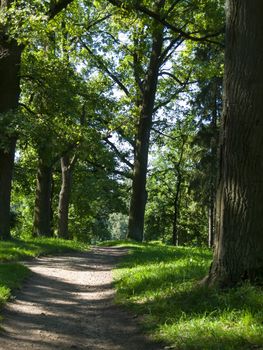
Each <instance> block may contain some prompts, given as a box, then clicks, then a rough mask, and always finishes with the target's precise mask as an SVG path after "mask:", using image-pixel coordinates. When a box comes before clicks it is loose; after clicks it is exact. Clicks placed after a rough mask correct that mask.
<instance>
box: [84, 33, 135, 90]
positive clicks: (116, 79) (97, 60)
mask: <svg viewBox="0 0 263 350" xmlns="http://www.w3.org/2000/svg"><path fill="white" fill-rule="evenodd" d="M80 41H81V44H82V45H83V47H84V48H85V49H86V50H87V51H88V53H89V54H90V55H91V56H92V57H93V59H94V60H95V61H96V63H97V65H98V67H99V68H100V69H102V70H103V71H104V72H105V73H107V74H108V76H109V77H110V78H111V79H112V80H113V81H114V82H115V83H116V84H117V85H118V86H119V88H120V89H121V90H122V91H123V92H124V93H125V94H126V96H130V93H129V90H128V89H127V88H126V86H125V85H124V84H123V83H122V82H121V81H120V79H119V78H118V77H117V76H116V75H115V74H113V73H112V72H111V71H110V70H109V69H108V68H107V67H106V65H105V64H104V62H103V61H102V59H101V58H100V57H98V56H96V55H95V54H94V53H93V52H92V50H91V49H90V48H89V47H88V45H86V44H85V43H84V42H83V40H80Z"/></svg>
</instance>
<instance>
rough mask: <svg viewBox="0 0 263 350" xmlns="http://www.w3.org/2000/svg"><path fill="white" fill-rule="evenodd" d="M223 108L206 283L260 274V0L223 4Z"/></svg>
mask: <svg viewBox="0 0 263 350" xmlns="http://www.w3.org/2000/svg"><path fill="white" fill-rule="evenodd" d="M226 5H227V6H226V9H227V10H226V11H227V23H226V31H227V32H226V60H225V80H224V94H225V96H224V111H223V123H222V130H221V140H220V165H219V167H220V169H219V173H220V174H219V175H220V176H219V184H218V192H217V201H216V215H217V220H216V249H215V253H214V259H213V263H212V266H211V269H210V273H209V275H208V277H207V278H206V280H205V282H206V283H208V284H209V285H218V286H221V287H229V286H233V285H235V284H237V283H239V282H240V281H242V280H245V279H248V280H250V281H255V280H257V279H260V278H262V274H263V254H262V252H263V234H262V232H263V176H262V174H263V137H262V135H263V117H262V115H263V65H262V62H263V50H262V40H263V24H262V15H261V14H262V13H263V2H262V0H253V1H249V0H247V1H243V0H242V1H241V0H228V1H227V3H226Z"/></svg>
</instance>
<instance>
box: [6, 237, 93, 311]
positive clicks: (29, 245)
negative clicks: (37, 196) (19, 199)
mask: <svg viewBox="0 0 263 350" xmlns="http://www.w3.org/2000/svg"><path fill="white" fill-rule="evenodd" d="M86 250H88V246H87V244H84V243H79V242H74V241H66V240H61V239H55V238H36V239H32V238H31V239H25V240H12V241H7V242H2V241H0V307H1V306H2V305H3V304H4V303H5V302H6V301H7V300H8V299H9V298H10V297H11V293H12V291H13V290H14V289H17V288H20V286H21V283H22V282H23V280H24V279H25V278H26V277H27V276H28V275H29V273H30V271H29V269H28V268H27V267H25V266H23V265H22V264H19V263H17V261H18V260H22V259H30V258H33V257H36V256H39V255H52V254H53V255H55V254H61V253H67V252H73V251H86Z"/></svg>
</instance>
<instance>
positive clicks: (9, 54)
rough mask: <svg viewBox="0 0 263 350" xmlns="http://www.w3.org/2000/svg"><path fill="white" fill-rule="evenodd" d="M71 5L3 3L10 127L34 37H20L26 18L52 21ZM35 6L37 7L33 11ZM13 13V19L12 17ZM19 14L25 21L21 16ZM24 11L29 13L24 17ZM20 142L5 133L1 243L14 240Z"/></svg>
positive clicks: (0, 91)
mask: <svg viewBox="0 0 263 350" xmlns="http://www.w3.org/2000/svg"><path fill="white" fill-rule="evenodd" d="M71 2H72V0H58V1H56V2H54V1H50V3H49V4H48V6H47V7H48V8H46V7H45V5H46V4H44V6H40V7H41V9H40V10H39V9H38V5H39V4H34V3H33V4H29V5H28V6H29V7H27V6H26V5H27V4H26V3H23V1H21V4H17V3H16V2H14V1H13V0H6V1H1V2H0V16H1V17H0V76H1V80H0V114H1V118H3V117H5V116H7V123H8V125H12V123H13V122H14V119H15V118H14V117H15V116H16V113H15V111H16V109H17V107H18V102H19V96H20V66H21V55H22V51H23V48H24V47H25V45H26V41H27V40H30V33H27V34H28V35H27V40H26V41H25V42H23V39H22V38H19V37H18V36H17V35H16V34H17V31H18V32H19V30H20V27H21V23H23V24H25V22H27V21H25V18H27V16H28V15H31V10H33V11H35V10H39V11H40V13H42V14H46V15H47V18H48V20H51V19H53V18H54V17H55V16H56V15H57V14H58V13H60V12H61V11H62V10H63V9H65V8H66V7H67V6H68V4H70V3H71ZM20 5H21V6H20ZM31 5H33V6H32V9H31V8H30V6H31ZM12 7H13V8H12ZM10 9H11V15H10V16H9V15H8V11H9V10H10ZM21 9H22V10H21ZM28 9H29V11H28ZM12 11H13V12H12ZM19 11H20V13H21V14H20V16H21V17H20V16H19V15H18V13H19ZM23 11H25V12H26V11H28V12H27V13H23ZM16 15H17V16H16ZM33 17H34V16H33ZM13 22H14V23H13ZM13 24H14V25H13ZM25 26H27V23H26V25H25ZM14 33H15V34H14ZM31 34H32V33H31ZM17 138H18V135H17V133H16V132H14V130H13V132H12V130H10V128H7V130H6V128H5V129H3V130H1V139H4V140H5V142H4V144H2V143H1V144H0V239H9V238H10V198H11V186H12V172H13V166H14V158H15V148H16V142H17Z"/></svg>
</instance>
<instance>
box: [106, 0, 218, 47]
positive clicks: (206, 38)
mask: <svg viewBox="0 0 263 350" xmlns="http://www.w3.org/2000/svg"><path fill="white" fill-rule="evenodd" d="M108 1H109V2H110V3H111V4H113V5H115V6H118V7H120V8H124V9H125V10H130V7H129V6H128V5H126V4H124V3H123V2H122V1H121V0H108ZM133 8H134V9H135V10H137V11H140V12H142V13H144V14H145V15H147V16H149V17H151V18H153V19H155V20H156V21H157V22H159V23H161V24H163V25H164V26H165V27H166V28H168V29H170V30H172V31H173V32H175V33H178V34H180V36H181V37H182V38H184V39H188V40H192V41H197V42H198V41H201V42H202V41H206V42H209V43H211V44H216V45H220V46H222V47H223V46H224V45H223V44H222V43H221V42H219V41H214V40H210V39H211V38H215V37H217V36H219V35H220V34H223V33H224V28H222V29H221V30H219V31H218V32H215V33H208V34H206V35H203V36H193V35H192V34H193V33H188V32H185V31H183V30H182V29H180V28H179V27H176V26H175V25H174V24H171V23H169V22H168V21H167V20H166V18H165V17H162V16H161V15H160V14H158V13H155V12H154V11H152V10H150V9H148V8H147V7H145V6H143V5H141V4H140V3H139V2H136V3H135V4H134V6H133Z"/></svg>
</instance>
